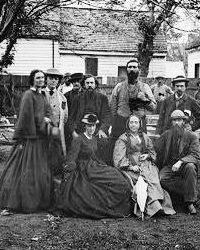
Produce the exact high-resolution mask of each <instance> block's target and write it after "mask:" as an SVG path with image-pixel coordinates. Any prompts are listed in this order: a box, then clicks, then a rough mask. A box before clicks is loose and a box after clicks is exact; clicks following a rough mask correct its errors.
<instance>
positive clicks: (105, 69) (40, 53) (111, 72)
mask: <svg viewBox="0 0 200 250" xmlns="http://www.w3.org/2000/svg"><path fill="white" fill-rule="evenodd" d="M15 50H16V53H15V59H14V64H13V65H12V66H10V67H9V68H8V72H10V73H12V74H18V75H29V73H30V72H31V70H33V69H42V70H44V71H46V70H47V69H48V68H51V67H52V40H50V39H19V40H18V43H17V44H16V46H15ZM86 57H97V58H98V76H101V77H103V83H106V78H107V76H110V77H117V76H118V66H126V63H127V61H129V60H130V59H131V58H132V54H131V53H127V54H126V55H124V53H120V52H119V53H115V52H96V51H93V52H91V51H88V52H87V54H86V52H84V51H79V52H73V53H72V52H71V51H65V50H62V49H60V50H59V45H58V42H55V43H54V62H55V65H54V67H55V68H57V69H58V70H60V72H61V73H66V72H70V73H75V72H82V73H85V58H86ZM164 71H165V57H163V58H154V59H153V60H152V61H151V63H150V69H149V77H152V76H153V75H157V74H158V73H160V72H164Z"/></svg>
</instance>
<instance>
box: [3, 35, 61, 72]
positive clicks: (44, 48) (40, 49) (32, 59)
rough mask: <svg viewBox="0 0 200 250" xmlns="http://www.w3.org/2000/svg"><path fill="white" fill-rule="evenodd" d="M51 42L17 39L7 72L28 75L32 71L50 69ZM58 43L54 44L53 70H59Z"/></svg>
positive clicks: (48, 40) (46, 40)
mask: <svg viewBox="0 0 200 250" xmlns="http://www.w3.org/2000/svg"><path fill="white" fill-rule="evenodd" d="M52 53H53V52H52V40H50V39H18V41H17V44H16V46H15V57H14V64H12V65H11V66H10V67H9V68H8V71H9V72H10V73H12V74H17V75H29V73H30V72H31V70H33V69H42V70H44V71H45V70H47V69H48V68H52ZM59 57H60V56H59V53H58V42H54V62H55V68H59V65H60V61H59Z"/></svg>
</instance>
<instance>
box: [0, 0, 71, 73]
mask: <svg viewBox="0 0 200 250" xmlns="http://www.w3.org/2000/svg"><path fill="white" fill-rule="evenodd" d="M63 2H70V0H65V1H63ZM58 6H59V1H57V0H54V1H53V0H1V1H0V43H2V42H5V41H6V48H5V51H4V54H3V55H2V57H1V59H0V69H2V68H3V67H7V66H8V65H10V64H11V63H12V61H13V58H14V53H13V47H14V45H15V44H16V41H17V38H19V37H21V36H23V34H24V33H27V32H29V33H32V32H33V31H34V30H35V27H36V26H37V25H38V23H39V21H40V20H41V19H42V18H43V16H44V15H45V14H46V13H48V12H49V11H51V10H52V9H54V8H56V7H58Z"/></svg>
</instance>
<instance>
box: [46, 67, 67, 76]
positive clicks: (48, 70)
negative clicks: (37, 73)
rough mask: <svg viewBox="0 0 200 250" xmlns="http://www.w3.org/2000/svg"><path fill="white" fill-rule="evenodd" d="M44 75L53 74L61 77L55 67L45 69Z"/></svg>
mask: <svg viewBox="0 0 200 250" xmlns="http://www.w3.org/2000/svg"><path fill="white" fill-rule="evenodd" d="M46 75H54V76H59V77H62V76H63V75H62V74H61V73H60V72H59V71H58V70H57V69H55V68H51V69H47V71H46Z"/></svg>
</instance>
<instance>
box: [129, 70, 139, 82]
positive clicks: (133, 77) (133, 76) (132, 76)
mask: <svg viewBox="0 0 200 250" xmlns="http://www.w3.org/2000/svg"><path fill="white" fill-rule="evenodd" d="M138 75H139V72H138V71H136V72H133V71H131V72H130V73H128V83H129V84H135V80H136V79H137V78H138Z"/></svg>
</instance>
